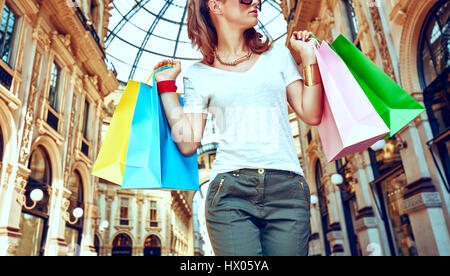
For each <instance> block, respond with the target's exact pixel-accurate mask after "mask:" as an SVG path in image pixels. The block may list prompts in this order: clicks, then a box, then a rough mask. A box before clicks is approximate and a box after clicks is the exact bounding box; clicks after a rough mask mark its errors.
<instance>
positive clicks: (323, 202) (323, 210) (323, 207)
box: [314, 159, 331, 256]
mask: <svg viewBox="0 0 450 276" xmlns="http://www.w3.org/2000/svg"><path fill="white" fill-rule="evenodd" d="M314 170H315V174H314V175H315V182H316V187H317V196H318V197H319V210H320V218H321V222H322V231H323V238H324V243H325V254H326V256H330V255H331V248H330V242H329V241H328V239H327V234H328V226H329V225H330V219H329V216H328V206H327V197H326V196H325V186H324V185H323V184H322V181H321V179H322V176H323V172H322V166H321V165H320V160H319V159H317V161H316V166H315V169H314Z"/></svg>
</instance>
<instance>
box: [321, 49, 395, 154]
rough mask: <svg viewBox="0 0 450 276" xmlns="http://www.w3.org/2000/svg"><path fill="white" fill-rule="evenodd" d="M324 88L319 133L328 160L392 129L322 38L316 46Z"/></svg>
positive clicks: (365, 145) (360, 147)
mask: <svg viewBox="0 0 450 276" xmlns="http://www.w3.org/2000/svg"><path fill="white" fill-rule="evenodd" d="M316 57H317V63H318V65H319V70H320V74H321V77H322V82H323V85H324V90H325V95H324V96H325V97H324V110H323V115H322V121H321V123H320V124H319V126H318V130H319V136H320V139H321V141H322V146H323V149H324V152H325V155H326V157H327V160H328V162H332V161H335V160H337V159H339V158H342V157H344V156H347V155H349V154H353V153H357V152H360V151H363V150H366V149H367V148H369V147H370V146H371V145H373V144H374V143H375V142H377V141H378V140H380V139H381V138H383V137H384V136H386V134H388V133H389V128H388V127H387V126H386V124H385V123H384V122H383V120H382V118H381V117H380V115H378V113H377V112H376V110H375V108H374V107H373V106H372V104H371V103H370V101H369V99H368V98H367V96H366V94H365V93H364V91H363V90H362V89H361V87H360V86H359V84H358V82H357V81H356V79H355V78H354V77H353V75H352V73H351V72H350V70H349V69H348V67H347V66H346V65H345V63H344V62H343V61H342V59H341V58H340V57H339V56H338V55H337V54H336V53H335V52H334V51H333V50H332V49H331V48H330V46H329V45H328V43H326V42H323V43H322V44H321V46H320V47H319V48H318V49H317V50H316Z"/></svg>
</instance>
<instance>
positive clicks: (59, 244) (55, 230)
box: [44, 179, 70, 256]
mask: <svg viewBox="0 0 450 276" xmlns="http://www.w3.org/2000/svg"><path fill="white" fill-rule="evenodd" d="M54 183H56V185H55V187H53V188H52V189H51V191H52V195H51V196H50V199H51V202H50V207H49V210H50V217H49V220H48V233H47V241H46V243H45V252H44V255H45V256H65V255H67V249H68V247H67V243H66V241H65V238H64V233H65V230H66V220H65V219H64V212H65V206H64V201H65V200H64V199H66V200H68V198H69V196H70V191H69V190H68V189H66V188H65V187H63V185H62V179H61V180H60V181H55V182H54Z"/></svg>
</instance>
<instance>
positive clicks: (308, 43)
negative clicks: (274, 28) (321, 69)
mask: <svg viewBox="0 0 450 276" xmlns="http://www.w3.org/2000/svg"><path fill="white" fill-rule="evenodd" d="M311 35H312V33H311V32H309V31H294V32H293V33H292V36H291V39H290V43H291V46H292V48H293V49H294V50H296V51H297V52H298V53H299V55H300V56H301V58H302V60H303V63H304V64H306V63H315V62H316V54H315V52H314V49H317V48H318V47H319V42H318V41H317V40H316V39H314V38H311V37H310V36H311Z"/></svg>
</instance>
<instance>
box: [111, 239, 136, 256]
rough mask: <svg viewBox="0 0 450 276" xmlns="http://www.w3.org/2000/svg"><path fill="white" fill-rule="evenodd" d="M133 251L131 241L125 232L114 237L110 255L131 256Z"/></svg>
mask: <svg viewBox="0 0 450 276" xmlns="http://www.w3.org/2000/svg"><path fill="white" fill-rule="evenodd" d="M132 253H133V243H132V241H131V238H130V236H128V235H127V234H119V235H117V236H116V237H115V238H114V241H113V248H112V252H111V255H112V256H131V255H132Z"/></svg>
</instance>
